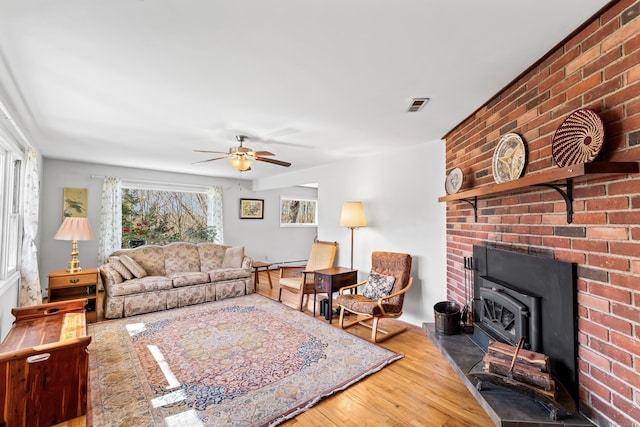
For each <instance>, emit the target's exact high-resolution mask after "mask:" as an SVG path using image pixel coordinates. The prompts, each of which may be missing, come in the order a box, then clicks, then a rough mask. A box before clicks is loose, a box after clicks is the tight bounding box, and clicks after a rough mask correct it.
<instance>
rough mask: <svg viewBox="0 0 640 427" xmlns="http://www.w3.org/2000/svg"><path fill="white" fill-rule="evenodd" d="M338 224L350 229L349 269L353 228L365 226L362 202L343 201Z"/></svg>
mask: <svg viewBox="0 0 640 427" xmlns="http://www.w3.org/2000/svg"><path fill="white" fill-rule="evenodd" d="M340 226H341V227H347V228H349V230H351V270H353V230H355V229H356V228H360V227H366V226H367V218H365V216H364V208H363V207H362V202H344V203H343V204H342V212H340Z"/></svg>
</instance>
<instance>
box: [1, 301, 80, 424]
mask: <svg viewBox="0 0 640 427" xmlns="http://www.w3.org/2000/svg"><path fill="white" fill-rule="evenodd" d="M86 304H87V300H86V299H78V300H75V301H64V302H56V303H49V304H41V305H35V306H31V307H19V308H14V309H13V310H11V313H12V314H13V315H14V317H15V318H16V320H15V322H13V326H12V327H11V330H10V331H9V333H8V334H7V336H6V338H5V339H4V341H3V343H2V344H1V345H0V377H2V378H3V380H4V381H0V425H2V426H33V427H44V426H50V425H53V424H58V423H60V422H62V421H65V420H69V419H73V418H77V417H80V416H82V415H84V414H86V412H87V387H88V377H87V376H88V369H89V354H88V353H87V346H88V345H89V343H90V342H91V337H90V336H88V335H87V324H86V318H85V311H84V308H85V305H86Z"/></svg>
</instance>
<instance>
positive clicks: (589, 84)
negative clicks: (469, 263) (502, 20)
mask: <svg viewBox="0 0 640 427" xmlns="http://www.w3.org/2000/svg"><path fill="white" fill-rule="evenodd" d="M523 19H526V18H523ZM540 31H544V24H543V23H541V25H540ZM503 57H504V60H505V61H508V60H509V54H508V52H503ZM639 64H640V1H638V0H621V1H613V2H611V3H609V4H608V5H607V6H606V7H605V8H604V9H603V10H602V11H600V13H598V14H597V15H596V16H594V17H593V18H592V19H591V20H590V21H588V22H587V23H585V25H584V26H583V27H581V28H580V29H579V30H578V31H576V32H575V33H574V34H572V35H571V36H570V37H568V38H567V39H566V40H564V41H563V42H561V43H560V44H559V45H558V46H556V47H555V48H554V49H553V50H552V51H550V52H549V54H548V55H546V56H545V57H544V58H542V59H541V60H540V61H539V62H537V63H536V64H534V65H533V66H532V67H531V68H529V69H528V70H527V71H526V72H525V73H524V74H522V75H521V76H519V77H518V78H517V79H516V80H514V81H513V82H512V83H511V84H510V85H509V86H507V87H506V88H504V89H503V90H502V91H501V92H500V93H498V94H497V95H496V96H495V97H494V98H493V99H491V100H490V101H489V102H488V103H487V104H486V105H484V106H482V107H481V108H479V109H478V110H477V111H476V112H474V113H473V114H472V115H471V116H469V117H468V118H467V119H466V120H465V121H464V122H462V123H460V124H459V125H458V126H457V127H456V128H454V129H453V130H451V131H450V132H449V133H448V134H447V135H446V136H445V139H446V152H447V156H446V157H447V160H446V161H447V171H448V170H450V169H452V168H454V167H460V168H461V169H462V170H463V172H464V185H463V188H462V191H465V190H469V189H472V188H478V187H482V186H483V185H487V184H490V183H493V182H494V179H493V176H492V170H491V161H492V156H493V150H494V148H495V146H496V144H497V142H498V141H499V140H500V138H501V136H502V135H504V134H505V133H510V132H515V133H518V134H519V135H520V136H522V138H523V140H524V141H525V144H526V146H527V151H528V158H527V166H526V168H525V171H524V175H525V176H527V175H531V174H534V173H536V172H538V171H542V170H547V169H551V168H557V166H556V165H555V164H554V162H553V159H552V154H551V145H552V144H551V141H552V138H553V134H554V132H555V130H556V129H557V127H558V126H559V125H560V124H561V123H562V121H563V120H564V119H565V118H566V117H567V116H568V115H569V114H570V113H571V112H573V111H575V110H576V109H578V108H591V109H593V110H595V111H597V112H598V113H599V114H600V116H601V117H602V119H603V120H604V122H605V129H606V141H605V144H604V147H603V150H602V152H601V153H600V156H599V157H598V159H597V160H596V161H599V160H606V161H634V162H638V161H640V65H639ZM573 193H574V200H573V210H574V215H573V222H572V223H571V224H569V223H567V216H566V209H565V203H564V201H563V200H562V199H561V197H560V196H559V195H558V193H557V192H556V191H555V190H552V189H545V188H538V187H535V188H534V187H530V188H528V189H525V190H519V191H515V192H512V193H501V194H495V195H492V196H487V197H481V198H479V199H478V202H477V203H478V220H477V222H475V220H474V212H473V209H472V208H471V207H470V205H469V204H467V203H465V202H462V201H449V202H447V289H448V290H447V292H448V296H447V297H448V299H449V300H454V301H457V302H459V303H462V304H464V269H463V257H469V256H471V255H472V246H473V245H474V244H475V245H491V246H494V247H497V248H500V249H505V250H512V251H518V252H528V253H531V254H535V255H541V256H547V257H552V258H555V259H558V260H562V261H568V262H573V263H576V264H577V271H578V317H579V319H578V341H579V343H578V369H579V384H580V410H581V412H582V413H583V414H584V415H586V416H587V417H589V418H590V419H591V420H592V421H593V422H594V423H596V424H597V425H600V426H640V174H617V175H604V176H596V177H591V178H588V179H587V178H582V179H576V180H575V181H574V190H573Z"/></svg>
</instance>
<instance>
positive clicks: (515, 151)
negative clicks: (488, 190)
mask: <svg viewBox="0 0 640 427" xmlns="http://www.w3.org/2000/svg"><path fill="white" fill-rule="evenodd" d="M526 159H527V152H526V150H525V148H524V142H523V141H522V138H521V137H520V135H518V134H516V133H507V134H505V135H504V136H503V137H502V138H501V139H500V142H498V146H497V147H496V151H494V153H493V165H492V166H493V179H494V180H495V181H496V182H497V183H498V184H500V183H502V182H507V181H512V180H514V179H518V178H520V175H522V171H523V170H524V165H525V163H526Z"/></svg>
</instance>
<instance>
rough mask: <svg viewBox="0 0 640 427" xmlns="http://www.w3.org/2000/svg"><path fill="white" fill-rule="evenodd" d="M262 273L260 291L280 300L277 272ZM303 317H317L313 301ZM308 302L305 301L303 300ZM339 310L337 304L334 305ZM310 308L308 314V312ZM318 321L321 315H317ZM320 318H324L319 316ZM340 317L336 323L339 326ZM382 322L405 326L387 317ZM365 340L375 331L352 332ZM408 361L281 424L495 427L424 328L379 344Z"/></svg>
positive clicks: (289, 297)
mask: <svg viewBox="0 0 640 427" xmlns="http://www.w3.org/2000/svg"><path fill="white" fill-rule="evenodd" d="M266 274H267V272H262V273H260V278H259V282H260V283H259V285H258V289H257V291H258V293H260V294H262V295H265V296H267V297H269V298H272V299H274V300H277V299H278V285H277V283H278V271H277V270H271V271H270V274H271V280H272V282H273V289H269V282H268V280H267V277H266ZM282 299H283V303H284V304H287V305H288V306H290V307H295V295H293V294H292V293H290V292H283V297H282ZM310 300H311V302H310V303H308V304H307V305H306V307H305V310H304V311H305V313H307V314H309V315H310V316H312V315H313V306H312V305H313V297H312V298H310ZM305 302H306V299H305ZM334 307H335V305H334ZM309 308H310V310H309ZM318 317H319V315H318ZM319 318H320V317H319ZM336 320H337V319H334V321H333V325H334V326H336V327H337V321H336ZM382 322H389V323H390V324H393V323H402V324H406V323H405V322H401V321H399V320H393V319H384V320H383V321H382ZM348 331H349V332H350V333H355V334H356V335H358V336H360V337H362V338H368V337H369V336H370V335H371V330H370V329H368V328H366V327H364V326H359V325H357V326H354V327H352V328H349V329H348ZM379 345H381V346H383V347H385V348H387V349H389V350H391V351H395V352H397V353H401V354H403V355H404V357H403V358H402V359H400V360H398V361H396V362H394V363H392V364H391V365H389V366H387V367H385V368H384V369H382V370H381V371H380V372H377V373H375V374H373V375H371V376H369V377H367V378H365V379H364V380H362V381H360V382H358V383H356V384H354V385H352V386H351V387H349V388H348V389H346V390H344V391H342V392H338V393H336V394H334V395H333V396H330V397H328V398H326V399H324V400H322V401H320V402H319V403H317V404H316V405H315V406H314V407H313V408H311V409H310V410H308V411H306V412H304V413H302V414H300V415H298V416H297V417H296V418H294V419H292V420H289V421H287V422H285V423H283V424H282V425H283V426H296V427H297V426H323V427H330V426H413V427H423V426H424V427H433V426H493V425H494V424H493V422H492V421H491V419H490V418H489V416H488V415H487V414H486V413H485V412H484V410H483V409H482V408H481V407H480V405H479V404H478V403H477V401H476V400H475V398H474V397H473V396H472V395H471V393H470V392H469V391H468V390H467V389H466V387H465V386H464V384H462V381H460V379H459V378H458V376H457V375H456V373H455V372H453V369H451V367H450V366H449V364H448V363H447V361H446V360H445V359H444V358H443V357H442V355H441V354H440V352H439V351H438V349H437V348H436V347H435V345H433V344H432V343H431V340H430V339H429V338H428V337H427V335H426V334H425V333H424V331H423V330H422V328H421V327H419V326H415V325H409V329H408V330H407V332H404V333H402V334H400V335H397V336H395V337H392V338H389V339H388V340H387V341H384V342H383V343H381V344H379Z"/></svg>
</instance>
